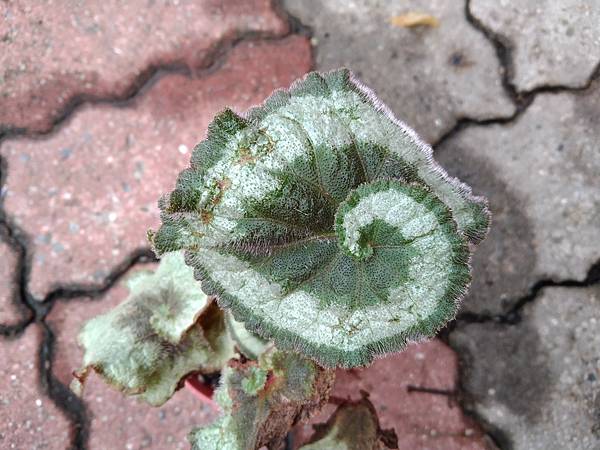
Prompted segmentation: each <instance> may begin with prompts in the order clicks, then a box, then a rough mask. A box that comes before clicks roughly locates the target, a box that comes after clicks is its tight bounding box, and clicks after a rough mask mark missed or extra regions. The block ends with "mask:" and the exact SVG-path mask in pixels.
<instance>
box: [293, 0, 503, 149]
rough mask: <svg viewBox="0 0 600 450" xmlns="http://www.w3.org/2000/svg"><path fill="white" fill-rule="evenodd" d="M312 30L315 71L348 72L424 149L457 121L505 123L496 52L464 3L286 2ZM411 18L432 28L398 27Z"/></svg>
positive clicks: (440, 0) (436, 0)
mask: <svg viewBox="0 0 600 450" xmlns="http://www.w3.org/2000/svg"><path fill="white" fill-rule="evenodd" d="M283 4H284V5H285V7H286V8H287V9H288V10H289V12H290V13H292V15H294V16H296V17H297V18H298V19H300V21H301V22H302V23H304V24H306V25H307V26H309V27H311V28H312V29H313V33H314V38H313V42H314V44H315V45H316V66H317V68H318V69H319V70H330V69H335V68H338V67H340V66H346V67H348V68H350V69H352V70H353V71H354V72H355V73H356V74H357V75H358V77H359V78H360V79H361V80H362V81H364V82H365V83H366V84H367V85H368V86H369V87H371V88H373V89H374V90H375V92H376V93H377V94H378V95H379V97H380V98H381V100H383V101H384V102H385V103H386V104H387V105H388V106H390V107H391V108H392V110H393V111H394V112H395V113H396V115H397V116H398V117H399V118H400V119H401V120H403V121H404V122H406V123H408V124H409V125H410V126H412V127H414V128H415V129H416V130H417V132H419V134H421V136H422V137H423V138H424V139H425V140H426V141H428V142H434V141H436V140H437V139H438V138H439V137H440V136H441V135H443V134H444V133H445V132H446V131H448V129H450V128H452V126H453V125H454V124H455V123H456V121H457V119H460V118H462V117H473V118H477V119H485V118H489V117H498V116H510V115H511V114H512V112H513V111H514V107H513V105H512V103H511V102H510V100H509V99H508V97H507V96H506V95H505V94H504V92H503V90H502V87H501V82H500V80H501V78H500V65H499V64H498V61H497V59H496V56H495V53H494V48H493V47H492V45H490V43H488V42H487V41H486V40H485V39H482V38H481V35H480V34H479V32H478V31H476V30H475V29H474V28H473V27H472V26H471V25H470V24H469V23H468V22H467V20H466V18H465V14H464V4H463V3H462V2H458V1H454V2H449V1H444V0H410V1H405V2H400V3H398V2H386V1H382V0H352V1H348V0H334V1H330V0H312V1H301V0H285V1H284V2H283ZM409 11H419V12H425V13H428V14H431V15H432V16H434V17H435V18H436V19H437V20H438V21H439V26H438V27H416V28H402V27H398V26H395V25H393V24H392V23H391V20H392V18H393V17H395V16H399V15H401V14H403V13H406V12H409Z"/></svg>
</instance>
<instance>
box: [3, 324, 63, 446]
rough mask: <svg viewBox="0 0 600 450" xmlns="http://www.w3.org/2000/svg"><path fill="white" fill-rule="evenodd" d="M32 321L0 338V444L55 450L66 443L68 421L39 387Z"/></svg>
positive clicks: (37, 336)
mask: <svg viewBox="0 0 600 450" xmlns="http://www.w3.org/2000/svg"><path fill="white" fill-rule="evenodd" d="M41 338H42V335H41V330H40V328H39V327H38V326H37V325H31V326H29V327H28V328H27V329H26V330H25V333H24V334H23V335H22V336H20V337H19V338H17V339H15V340H6V339H3V340H2V341H0V346H1V347H0V348H1V349H2V350H1V353H0V355H1V357H2V363H1V364H0V448H2V449H18V450H21V449H28V450H41V449H45V450H54V449H56V450H58V449H65V448H68V446H69V423H68V422H67V420H66V418H65V417H64V416H63V414H62V412H61V411H60V410H59V409H58V408H57V407H56V406H55V405H54V404H53V403H52V401H51V400H50V399H49V398H48V397H46V396H45V395H44V393H43V392H42V391H41V388H40V383H39V368H38V367H37V364H38V347H39V344H40V340H41Z"/></svg>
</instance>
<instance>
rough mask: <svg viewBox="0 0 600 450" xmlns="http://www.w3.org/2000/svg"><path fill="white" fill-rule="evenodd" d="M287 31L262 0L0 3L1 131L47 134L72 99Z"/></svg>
mask: <svg viewBox="0 0 600 450" xmlns="http://www.w3.org/2000/svg"><path fill="white" fill-rule="evenodd" d="M286 32H287V23H286V22H285V21H284V20H282V18H281V17H279V16H278V15H277V14H276V13H275V11H274V10H273V8H272V7H271V2H270V1H269V0H244V1H239V0H199V1H192V0H172V1H163V0H160V1H156V2H155V1H146V0H133V1H128V2H121V1H118V0H103V1H98V2H74V1H70V0H58V1H55V2H53V4H52V6H50V5H49V4H47V3H46V2H1V3H0V104H1V105H2V107H0V129H1V128H25V129H27V130H28V131H47V130H49V129H50V128H51V126H52V123H53V121H54V120H56V118H58V117H59V116H60V115H61V114H62V113H64V111H65V108H66V107H67V106H68V104H69V102H70V101H71V100H72V99H73V98H74V97H82V96H86V97H91V98H103V97H110V98H115V97H122V96H124V95H128V93H130V92H131V91H132V89H134V88H135V85H136V84H139V81H141V80H142V79H143V78H145V77H147V74H148V73H149V72H150V71H151V69H152V68H153V67H159V66H162V67H164V66H167V65H173V64H177V65H182V64H185V65H187V66H188V67H191V68H192V69H196V68H201V67H205V66H207V65H208V64H210V63H211V61H212V58H213V55H214V50H215V47H216V46H218V45H223V44H225V43H227V42H232V41H233V40H235V39H236V38H238V37H240V36H243V35H246V34H248V33H260V34H262V35H269V36H281V35H283V34H285V33H286Z"/></svg>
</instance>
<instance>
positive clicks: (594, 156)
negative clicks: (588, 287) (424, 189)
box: [436, 83, 600, 313]
mask: <svg viewBox="0 0 600 450" xmlns="http://www.w3.org/2000/svg"><path fill="white" fill-rule="evenodd" d="M599 94H600V86H599V85H598V83H596V84H595V85H594V86H592V88H590V89H589V90H588V91H586V92H585V93H579V94H573V93H562V94H544V95H538V96H537V97H536V99H535V101H534V102H533V104H532V105H531V106H530V107H529V108H528V109H527V111H526V112H525V113H524V114H523V115H522V116H521V117H519V118H518V119H516V120H515V121H514V122H512V123H510V124H508V125H493V126H487V127H472V128H469V129H467V130H465V131H464V132H462V133H460V134H458V135H457V136H456V137H455V138H454V139H451V140H449V141H448V142H447V143H446V144H445V145H444V146H443V147H441V148H439V149H438V153H437V156H436V157H437V159H438V160H439V161H440V162H441V163H442V164H443V165H444V166H446V167H447V168H448V170H449V172H450V173H451V174H452V175H455V176H458V177H459V178H461V179H462V180H464V181H466V182H467V183H469V184H471V185H472V186H473V188H474V189H475V192H478V193H481V194H483V195H486V196H487V197H488V199H489V200H490V207H491V210H492V214H493V226H492V229H491V232H490V235H489V236H488V238H487V239H486V240H485V241H484V242H483V244H482V245H481V247H480V248H479V249H478V251H477V253H476V255H475V258H474V261H473V265H474V267H475V271H474V281H473V285H472V288H471V292H470V294H469V297H468V298H467V299H466V300H465V303H464V306H465V309H466V310H469V311H476V312H483V311H489V312H494V313H498V312H501V311H505V310H506V309H507V308H508V307H509V306H511V305H512V304H513V303H514V301H515V300H516V299H518V298H519V297H521V296H523V295H524V294H525V293H526V291H527V289H528V288H529V287H530V286H532V285H533V284H534V283H535V281H536V280H539V279H546V278H551V279H554V280H564V279H576V280H583V279H585V277H586V274H587V271H588V269H589V267H590V266H591V265H592V264H593V263H594V262H595V261H597V260H598V259H599V257H600V239H598V236H599V231H600V176H599V174H600V157H599V156H598V155H599V153H598V140H599V139H600V101H599V98H600V97H599Z"/></svg>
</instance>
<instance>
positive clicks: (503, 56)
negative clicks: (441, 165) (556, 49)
mask: <svg viewBox="0 0 600 450" xmlns="http://www.w3.org/2000/svg"><path fill="white" fill-rule="evenodd" d="M464 13H465V18H466V20H467V22H468V23H469V24H470V25H471V26H472V27H473V28H475V29H476V30H477V31H479V32H480V33H481V34H482V35H483V36H484V37H485V38H486V40H487V41H488V42H490V44H491V45H492V46H493V47H494V50H495V52H496V57H497V59H498V62H499V64H500V68H501V73H500V76H501V84H502V88H503V90H504V92H505V94H506V95H507V96H508V98H509V99H510V101H511V102H512V103H513V104H514V106H515V112H514V113H513V114H511V115H510V116H498V117H491V118H487V119H477V118H473V117H462V118H459V119H458V120H457V121H456V122H455V124H454V126H453V127H451V128H450V129H449V130H448V131H446V132H445V133H444V134H443V135H442V136H440V137H439V138H438V139H437V140H436V141H435V142H434V143H433V144H432V147H433V148H434V150H438V149H439V147H441V146H442V145H443V144H444V143H445V142H447V141H449V140H450V139H451V138H453V137H454V136H456V135H457V134H458V133H460V132H461V131H462V130H464V129H466V128H469V127H472V126H483V127H485V126H490V125H506V124H510V123H512V122H514V121H516V120H517V119H518V118H519V117H520V116H521V115H523V113H524V112H525V111H527V109H528V108H529V107H530V106H531V105H532V104H533V102H534V100H535V98H536V97H537V96H538V95H540V94H560V93H578V92H585V91H586V90H588V89H590V88H591V87H592V84H593V83H594V81H596V80H598V79H600V61H598V63H597V64H596V66H595V67H594V69H593V70H592V72H591V74H590V76H589V77H588V79H587V80H586V82H585V83H584V84H583V85H581V86H569V85H562V84H545V85H540V86H537V87H535V88H533V89H530V90H523V91H519V90H518V89H517V87H516V85H515V84H514V82H513V77H514V61H513V44H512V43H511V41H510V39H508V38H507V37H506V36H503V35H501V34H499V33H496V32H494V31H493V30H491V29H490V28H489V27H487V26H486V25H484V24H483V22H481V21H480V20H479V19H478V18H477V17H475V16H474V15H473V12H472V11H471V0H465V9H464Z"/></svg>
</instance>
